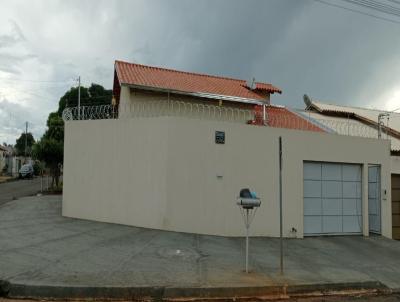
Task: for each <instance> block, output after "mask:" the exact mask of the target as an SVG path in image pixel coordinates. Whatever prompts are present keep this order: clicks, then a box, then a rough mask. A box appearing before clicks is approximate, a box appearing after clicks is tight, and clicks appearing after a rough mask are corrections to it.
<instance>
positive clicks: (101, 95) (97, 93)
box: [57, 83, 112, 116]
mask: <svg viewBox="0 0 400 302" xmlns="http://www.w3.org/2000/svg"><path fill="white" fill-rule="evenodd" d="M111 99H112V90H111V89H104V87H103V86H101V85H99V84H95V83H92V84H91V85H90V87H89V88H86V87H83V86H81V106H94V105H100V104H111ZM76 106H78V87H71V89H70V90H68V91H67V92H66V93H65V94H64V95H63V96H62V97H61V98H60V101H59V102H58V111H57V113H58V115H59V116H61V114H62V112H63V110H64V109H65V108H66V107H76Z"/></svg>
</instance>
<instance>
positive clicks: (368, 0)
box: [343, 0, 400, 17]
mask: <svg viewBox="0 0 400 302" xmlns="http://www.w3.org/2000/svg"><path fill="white" fill-rule="evenodd" d="M343 1H345V2H347V3H351V4H354V5H358V6H361V7H365V8H368V9H372V10H375V11H378V12H381V13H384V14H389V15H394V16H397V17H400V8H398V7H395V6H392V5H388V4H382V3H379V2H376V1H372V0H343Z"/></svg>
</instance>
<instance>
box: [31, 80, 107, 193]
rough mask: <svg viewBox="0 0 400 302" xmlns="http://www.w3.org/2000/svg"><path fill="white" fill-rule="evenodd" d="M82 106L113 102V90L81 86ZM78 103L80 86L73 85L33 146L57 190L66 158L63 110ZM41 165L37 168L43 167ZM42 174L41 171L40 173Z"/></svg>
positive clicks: (35, 155)
mask: <svg viewBox="0 0 400 302" xmlns="http://www.w3.org/2000/svg"><path fill="white" fill-rule="evenodd" d="M80 89H81V106H95V105H101V104H111V98H112V90H107V89H104V87H103V86H101V85H98V84H92V85H91V86H90V87H88V88H87V87H82V86H81V88H80ZM77 105H78V88H77V87H71V88H70V89H69V90H68V91H67V92H65V94H64V95H63V96H62V97H61V98H60V100H59V102H58V109H57V111H55V112H51V113H50V114H49V116H48V118H47V123H46V125H47V129H46V132H45V133H44V134H43V136H42V137H41V138H40V140H38V141H37V142H36V143H34V144H33V146H32V156H33V158H34V159H36V160H39V161H40V162H42V163H44V167H45V168H47V169H48V171H49V173H50V175H51V178H52V180H51V188H53V189H55V190H56V191H61V190H62V182H60V176H61V170H62V165H63V160H64V121H63V119H62V112H63V110H64V109H65V108H66V107H75V106H77ZM41 168H43V167H40V165H39V166H38V167H37V169H41ZM39 174H40V173H39Z"/></svg>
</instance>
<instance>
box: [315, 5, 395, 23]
mask: <svg viewBox="0 0 400 302" xmlns="http://www.w3.org/2000/svg"><path fill="white" fill-rule="evenodd" d="M314 1H316V2H319V3H321V4H325V5H328V6H332V7H336V8H341V9H344V10H348V11H351V12H353V13H357V14H360V15H364V16H368V17H371V18H374V19H378V20H382V21H386V22H391V23H396V24H400V21H396V20H393V19H389V18H385V17H380V16H377V15H373V14H370V13H367V12H363V11H359V10H356V9H352V8H349V7H346V6H342V5H339V4H333V3H329V2H326V1H324V0H314Z"/></svg>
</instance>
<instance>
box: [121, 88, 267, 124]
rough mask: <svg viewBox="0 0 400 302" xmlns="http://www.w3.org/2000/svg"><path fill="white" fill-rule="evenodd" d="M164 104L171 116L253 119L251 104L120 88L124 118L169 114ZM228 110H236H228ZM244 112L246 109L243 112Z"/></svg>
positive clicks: (234, 119)
mask: <svg viewBox="0 0 400 302" xmlns="http://www.w3.org/2000/svg"><path fill="white" fill-rule="evenodd" d="M266 100H267V99H266ZM172 103H173V104H172ZM180 103H182V104H180ZM183 103H184V104H183ZM191 105H193V106H191ZM198 105H201V106H198ZM167 106H168V107H169V110H172V111H173V112H174V113H173V114H171V115H174V116H177V115H178V116H180V115H183V116H191V117H195V118H196V117H197V118H202V117H204V116H205V115H207V118H208V119H210V118H211V117H212V116H214V119H215V120H226V119H231V120H233V121H243V123H245V122H246V121H248V120H250V119H253V118H254V116H253V112H250V110H253V109H254V104H245V103H239V102H229V101H226V100H212V99H204V98H200V97H194V96H185V95H180V94H168V93H167V92H156V91H144V90H139V89H133V88H130V87H128V86H122V87H121V96H120V103H119V114H118V117H119V118H120V119H123V118H132V117H138V116H140V117H143V116H160V115H168V113H166V107H167ZM207 106H211V107H213V109H212V110H215V109H217V111H216V112H211V111H210V109H209V108H208V107H207ZM206 107H207V108H206ZM219 108H220V109H222V116H220V114H221V112H220V111H219V110H218V109H219ZM230 109H233V110H235V111H230ZM238 110H241V111H238ZM244 111H249V112H247V113H246V114H245V112H244ZM231 114H233V115H234V117H233V118H230V116H229V115H231ZM225 115H228V116H225Z"/></svg>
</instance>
